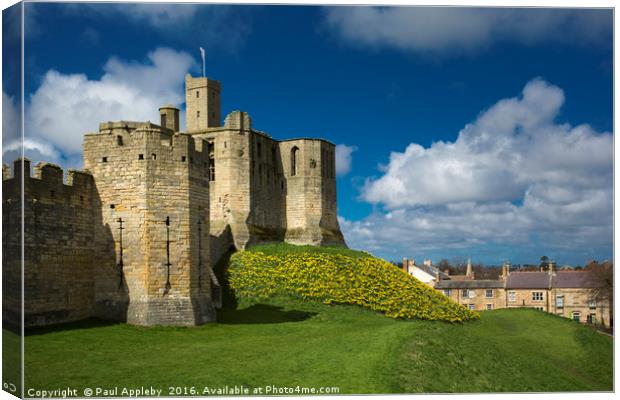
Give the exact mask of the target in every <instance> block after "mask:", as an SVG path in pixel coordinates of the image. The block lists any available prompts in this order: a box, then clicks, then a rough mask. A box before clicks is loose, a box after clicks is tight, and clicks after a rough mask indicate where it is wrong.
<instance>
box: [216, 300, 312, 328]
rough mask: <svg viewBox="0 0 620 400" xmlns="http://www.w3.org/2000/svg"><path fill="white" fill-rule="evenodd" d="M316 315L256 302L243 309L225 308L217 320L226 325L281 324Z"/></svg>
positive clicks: (299, 320) (303, 319) (219, 313)
mask: <svg viewBox="0 0 620 400" xmlns="http://www.w3.org/2000/svg"><path fill="white" fill-rule="evenodd" d="M315 315H317V313H314V312H307V311H298V310H289V311H284V310H283V309H282V307H277V306H271V305H267V304H255V305H253V306H250V307H248V308H244V309H241V310H235V309H232V308H224V309H222V310H220V311H219V312H218V316H217V322H218V323H220V324H225V325H235V324H239V325H240V324H281V323H285V322H301V321H305V320H307V319H309V318H312V317H314V316H315Z"/></svg>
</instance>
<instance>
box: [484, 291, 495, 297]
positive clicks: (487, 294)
mask: <svg viewBox="0 0 620 400" xmlns="http://www.w3.org/2000/svg"><path fill="white" fill-rule="evenodd" d="M484 294H485V297H486V298H487V299H492V298H493V289H487V290H486V291H485V293H484Z"/></svg>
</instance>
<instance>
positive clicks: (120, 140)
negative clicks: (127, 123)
mask: <svg viewBox="0 0 620 400" xmlns="http://www.w3.org/2000/svg"><path fill="white" fill-rule="evenodd" d="M116 144H117V145H119V146H122V145H123V137H122V136H121V135H118V136H117V137H116Z"/></svg>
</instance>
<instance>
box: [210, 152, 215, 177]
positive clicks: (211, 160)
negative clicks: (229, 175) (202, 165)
mask: <svg viewBox="0 0 620 400" xmlns="http://www.w3.org/2000/svg"><path fill="white" fill-rule="evenodd" d="M209 180H210V181H211V182H213V181H215V159H214V158H213V157H211V158H209Z"/></svg>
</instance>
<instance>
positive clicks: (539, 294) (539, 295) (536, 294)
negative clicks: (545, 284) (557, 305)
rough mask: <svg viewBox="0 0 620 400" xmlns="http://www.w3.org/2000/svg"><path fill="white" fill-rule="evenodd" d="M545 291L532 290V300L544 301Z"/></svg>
mask: <svg viewBox="0 0 620 400" xmlns="http://www.w3.org/2000/svg"><path fill="white" fill-rule="evenodd" d="M542 299H543V292H532V301H542Z"/></svg>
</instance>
